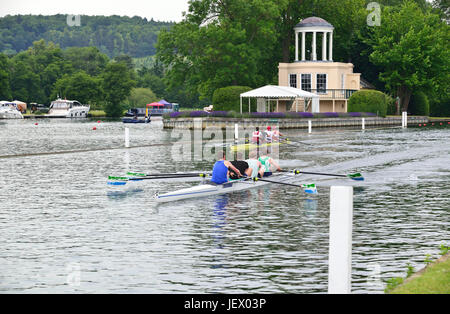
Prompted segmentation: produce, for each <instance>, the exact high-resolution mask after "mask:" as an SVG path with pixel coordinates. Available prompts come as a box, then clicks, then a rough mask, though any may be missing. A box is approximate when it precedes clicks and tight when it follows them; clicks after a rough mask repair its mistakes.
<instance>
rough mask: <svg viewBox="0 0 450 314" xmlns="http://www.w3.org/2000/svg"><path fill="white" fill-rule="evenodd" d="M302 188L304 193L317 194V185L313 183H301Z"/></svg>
mask: <svg viewBox="0 0 450 314" xmlns="http://www.w3.org/2000/svg"><path fill="white" fill-rule="evenodd" d="M302 188H303V191H304V192H305V193H306V194H317V187H316V185H315V184H314V183H312V184H302Z"/></svg>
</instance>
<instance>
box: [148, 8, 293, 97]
mask: <svg viewBox="0 0 450 314" xmlns="http://www.w3.org/2000/svg"><path fill="white" fill-rule="evenodd" d="M286 3H287V0H281V1H276V0H252V1H248V0H232V1H231V0H230V1H212V0H201V1H191V2H190V3H189V12H188V13H187V14H186V17H185V19H184V20H183V21H182V22H180V23H178V24H176V25H174V26H173V27H172V28H171V30H170V31H164V30H163V31H161V33H160V35H159V38H158V44H157V49H158V57H159V59H160V60H161V61H162V62H163V63H164V65H165V66H166V68H167V69H168V71H167V73H166V82H167V84H168V87H169V89H170V88H173V87H175V86H180V85H184V86H186V89H188V90H189V92H190V93H191V94H195V93H200V95H202V97H205V98H211V97H212V94H213V92H214V90H216V89H217V88H220V87H224V86H230V85H247V86H257V85H261V84H264V83H265V82H266V81H267V77H266V75H265V74H266V73H267V70H266V69H267V66H272V65H273V63H272V62H270V63H269V60H267V57H268V56H271V51H272V50H273V49H274V47H275V45H276V43H277V38H278V37H277V33H276V24H277V23H278V22H279V17H280V15H281V7H282V6H283V5H285V4H286ZM268 52H270V53H268ZM271 73H273V72H271ZM270 76H271V77H270V81H271V80H272V78H273V75H270Z"/></svg>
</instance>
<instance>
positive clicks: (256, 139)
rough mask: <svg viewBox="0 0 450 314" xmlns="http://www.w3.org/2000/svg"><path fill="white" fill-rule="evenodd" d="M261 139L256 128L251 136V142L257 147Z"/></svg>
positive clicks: (260, 134)
mask: <svg viewBox="0 0 450 314" xmlns="http://www.w3.org/2000/svg"><path fill="white" fill-rule="evenodd" d="M261 137H262V133H261V132H259V127H258V126H257V127H256V131H254V132H253V134H252V142H253V143H256V144H258V145H259V143H261Z"/></svg>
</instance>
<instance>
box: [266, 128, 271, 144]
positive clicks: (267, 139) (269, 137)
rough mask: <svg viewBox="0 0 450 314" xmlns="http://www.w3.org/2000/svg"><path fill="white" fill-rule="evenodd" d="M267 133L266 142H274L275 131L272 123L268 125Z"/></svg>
mask: <svg viewBox="0 0 450 314" xmlns="http://www.w3.org/2000/svg"><path fill="white" fill-rule="evenodd" d="M265 133H266V143H272V140H273V131H272V128H271V127H270V125H269V126H268V127H267V130H266V131H265Z"/></svg>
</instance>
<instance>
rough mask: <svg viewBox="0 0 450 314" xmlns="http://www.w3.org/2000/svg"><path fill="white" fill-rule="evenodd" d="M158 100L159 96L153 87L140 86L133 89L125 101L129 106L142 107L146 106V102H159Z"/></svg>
mask: <svg viewBox="0 0 450 314" xmlns="http://www.w3.org/2000/svg"><path fill="white" fill-rule="evenodd" d="M158 100H159V99H158V97H156V95H155V93H153V92H152V90H151V89H149V88H142V87H138V88H133V89H132V90H131V94H130V96H128V97H127V100H126V102H125V103H126V104H127V107H128V108H138V107H140V108H142V107H145V105H146V104H150V103H152V102H157V101H158Z"/></svg>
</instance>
